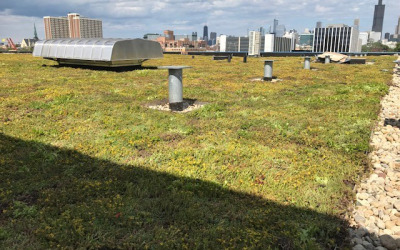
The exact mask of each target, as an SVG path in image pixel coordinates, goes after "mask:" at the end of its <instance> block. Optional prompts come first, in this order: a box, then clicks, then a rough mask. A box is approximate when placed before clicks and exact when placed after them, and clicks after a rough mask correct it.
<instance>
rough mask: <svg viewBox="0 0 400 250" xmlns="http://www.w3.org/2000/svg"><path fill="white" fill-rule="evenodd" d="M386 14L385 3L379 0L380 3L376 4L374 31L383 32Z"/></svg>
mask: <svg viewBox="0 0 400 250" xmlns="http://www.w3.org/2000/svg"><path fill="white" fill-rule="evenodd" d="M384 16H385V5H383V4H382V0H379V3H378V5H375V12H374V21H373V24H372V31H375V32H381V34H382V29H383V18H384Z"/></svg>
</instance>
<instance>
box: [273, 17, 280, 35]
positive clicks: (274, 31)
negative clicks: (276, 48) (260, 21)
mask: <svg viewBox="0 0 400 250" xmlns="http://www.w3.org/2000/svg"><path fill="white" fill-rule="evenodd" d="M278 22H279V21H278V20H277V19H274V25H273V28H272V33H274V34H276V28H277V27H278Z"/></svg>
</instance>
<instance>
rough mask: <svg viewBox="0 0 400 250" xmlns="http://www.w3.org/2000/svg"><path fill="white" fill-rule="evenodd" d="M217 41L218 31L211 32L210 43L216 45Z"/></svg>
mask: <svg viewBox="0 0 400 250" xmlns="http://www.w3.org/2000/svg"><path fill="white" fill-rule="evenodd" d="M216 43H217V33H216V32H210V41H209V42H208V45H215V44H216Z"/></svg>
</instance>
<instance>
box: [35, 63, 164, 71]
mask: <svg viewBox="0 0 400 250" xmlns="http://www.w3.org/2000/svg"><path fill="white" fill-rule="evenodd" d="M42 67H52V68H63V67H66V68H75V69H89V70H95V71H110V72H128V71H134V70H156V69H158V67H156V66H139V65H138V66H123V67H101V66H89V65H69V64H58V65H46V64H43V65H42Z"/></svg>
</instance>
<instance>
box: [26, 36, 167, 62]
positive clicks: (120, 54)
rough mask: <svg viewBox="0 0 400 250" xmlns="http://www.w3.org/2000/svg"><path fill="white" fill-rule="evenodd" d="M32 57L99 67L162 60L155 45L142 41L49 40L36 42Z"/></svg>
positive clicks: (158, 48)
mask: <svg viewBox="0 0 400 250" xmlns="http://www.w3.org/2000/svg"><path fill="white" fill-rule="evenodd" d="M33 56H36V57H43V58H45V59H50V60H55V61H57V62H58V63H59V64H72V65H88V66H102V67H122V66H137V65H142V63H143V62H144V61H146V60H148V59H156V58H162V57H163V53H162V49H161V46H160V44H159V43H158V42H154V41H148V40H143V39H139V38H138V39H103V38H92V39H52V40H41V41H37V42H36V44H35V48H34V50H33Z"/></svg>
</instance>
